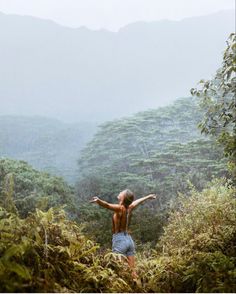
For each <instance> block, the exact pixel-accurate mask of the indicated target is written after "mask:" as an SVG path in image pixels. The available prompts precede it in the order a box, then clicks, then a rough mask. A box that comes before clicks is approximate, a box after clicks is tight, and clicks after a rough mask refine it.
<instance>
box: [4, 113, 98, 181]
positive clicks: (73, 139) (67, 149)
mask: <svg viewBox="0 0 236 294" xmlns="http://www.w3.org/2000/svg"><path fill="white" fill-rule="evenodd" d="M95 131H96V124H95V123H92V122H91V123H89V122H88V123H85V122H84V123H83V122H81V123H76V124H72V123H71V124H68V123H64V122H62V121H60V120H56V119H49V118H46V117H37V116H32V117H31V116H29V117H26V116H14V115H12V116H4V115H2V116H0V157H10V158H14V159H17V160H25V161H27V162H29V163H30V164H31V165H32V166H33V167H35V168H37V169H39V170H42V171H47V172H50V173H51V174H53V175H56V176H62V177H64V178H65V179H66V180H67V181H68V182H69V183H74V182H75V181H76V177H77V159H78V158H79V155H80V150H81V149H82V148H83V147H84V146H85V145H86V143H87V142H88V141H89V140H90V139H91V138H92V136H93V134H94V132H95Z"/></svg>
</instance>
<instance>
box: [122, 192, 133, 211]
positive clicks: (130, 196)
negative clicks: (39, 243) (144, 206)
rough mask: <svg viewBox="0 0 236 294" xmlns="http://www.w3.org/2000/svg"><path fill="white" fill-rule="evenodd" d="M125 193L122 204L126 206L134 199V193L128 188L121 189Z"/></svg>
mask: <svg viewBox="0 0 236 294" xmlns="http://www.w3.org/2000/svg"><path fill="white" fill-rule="evenodd" d="M123 192H124V193H125V196H124V201H123V204H124V206H125V207H128V206H129V205H130V204H131V203H132V202H133V201H134V193H133V192H132V191H130V190H129V189H126V190H124V191H123Z"/></svg>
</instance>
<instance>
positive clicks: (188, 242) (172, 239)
mask: <svg viewBox="0 0 236 294" xmlns="http://www.w3.org/2000/svg"><path fill="white" fill-rule="evenodd" d="M235 192H236V190H235V188H234V187H232V186H231V185H230V183H229V182H227V183H225V184H223V183H222V181H215V182H214V183H213V185H212V186H210V187H208V188H206V189H204V190H203V191H202V192H201V193H199V192H197V191H195V190H193V191H192V195H191V197H190V198H186V197H184V196H183V195H182V196H181V197H180V198H181V200H180V203H179V204H180V207H179V209H178V210H177V211H175V212H173V213H172V214H171V216H170V219H169V224H168V225H167V226H166V228H165V232H164V234H163V236H162V238H161V240H160V242H159V244H158V247H157V250H156V252H155V253H154V254H153V255H152V257H149V258H148V259H147V260H146V261H144V262H143V261H142V263H140V272H141V275H142V276H143V282H144V290H145V291H151V292H153V291H154V292H235V289H236V283H235V277H236V270H235V265H236V257H235V256H236V248H235V243H236V226H235V222H236V215H235V207H236V201H235V195H236V193H235Z"/></svg>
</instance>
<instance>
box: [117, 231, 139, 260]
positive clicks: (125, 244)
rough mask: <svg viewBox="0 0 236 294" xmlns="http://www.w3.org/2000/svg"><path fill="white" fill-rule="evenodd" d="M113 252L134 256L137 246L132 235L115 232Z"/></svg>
mask: <svg viewBox="0 0 236 294" xmlns="http://www.w3.org/2000/svg"><path fill="white" fill-rule="evenodd" d="M112 252H114V253H120V254H123V255H125V256H133V255H134V254H135V247H134V241H133V239H132V237H131V236H130V235H129V234H127V233H124V232H120V233H116V234H113V235H112Z"/></svg>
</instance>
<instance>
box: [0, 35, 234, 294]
mask: <svg viewBox="0 0 236 294" xmlns="http://www.w3.org/2000/svg"><path fill="white" fill-rule="evenodd" d="M235 49H236V44H235V35H233V34H232V35H231V36H230V38H229V39H228V43H227V48H226V51H225V53H224V56H223V63H222V67H221V68H220V69H219V70H218V72H217V74H216V76H215V77H214V78H213V79H212V80H210V81H202V88H200V89H192V94H193V97H192V98H185V99H179V100H177V101H176V102H175V103H174V104H173V105H171V106H169V107H165V108H161V109H157V110H150V111H145V112H141V113H138V114H136V115H134V116H132V117H127V118H124V119H122V120H116V121H111V122H107V123H106V124H103V125H102V126H101V127H100V130H99V131H98V132H97V134H95V136H94V138H93V139H92V140H91V141H90V143H89V144H88V145H87V147H86V148H84V150H83V152H82V153H81V157H80V159H79V167H80V173H79V179H78V182H77V184H76V186H75V187H71V186H70V185H68V184H67V183H66V182H65V181H64V180H63V178H59V177H54V176H52V175H50V174H47V173H44V172H40V171H37V170H35V169H33V168H32V167H31V166H30V165H28V164H27V163H26V162H23V161H16V160H12V159H6V158H5V159H1V160H0V281H1V283H0V290H1V292H87V293H88V292H145V293H148V292H235V289H236V282H235V280H236V279H235V277H236V270H235V269H236V249H235V244H236V213H235V207H236V198H235V195H236V189H235V140H236V136H235V134H236V133H235V131H236V129H235V117H236V115H235V114H236V112H235V111H236V108H235V107H236V104H235V84H236V77H235V68H236V65H235V62H236V60H235ZM199 102H200V103H199ZM197 126H198V127H197ZM200 131H202V133H205V135H203V134H201V132H200ZM126 187H129V188H130V189H132V190H133V191H134V192H135V194H136V196H137V197H140V196H142V195H144V194H146V193H150V192H154V193H156V194H157V195H158V199H157V201H156V202H150V203H149V204H145V205H143V206H142V207H140V208H138V209H137V211H136V212H135V214H134V216H133V219H132V225H131V227H130V228H131V230H132V234H133V236H134V239H135V241H136V243H137V273H138V275H139V279H138V282H135V281H133V280H132V278H131V274H130V271H129V268H128V266H127V264H126V263H123V262H121V261H120V259H119V256H118V255H116V254H112V253H111V252H110V249H109V248H110V241H111V232H110V229H111V228H110V225H111V224H110V221H111V220H110V217H111V215H110V214H109V212H107V211H105V210H103V209H102V208H99V207H94V206H92V205H91V204H88V200H89V198H90V197H91V196H94V195H100V196H101V197H102V198H103V199H105V200H108V201H111V202H115V201H116V199H115V196H116V195H117V193H118V192H119V191H120V190H123V189H124V188H126Z"/></svg>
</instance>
